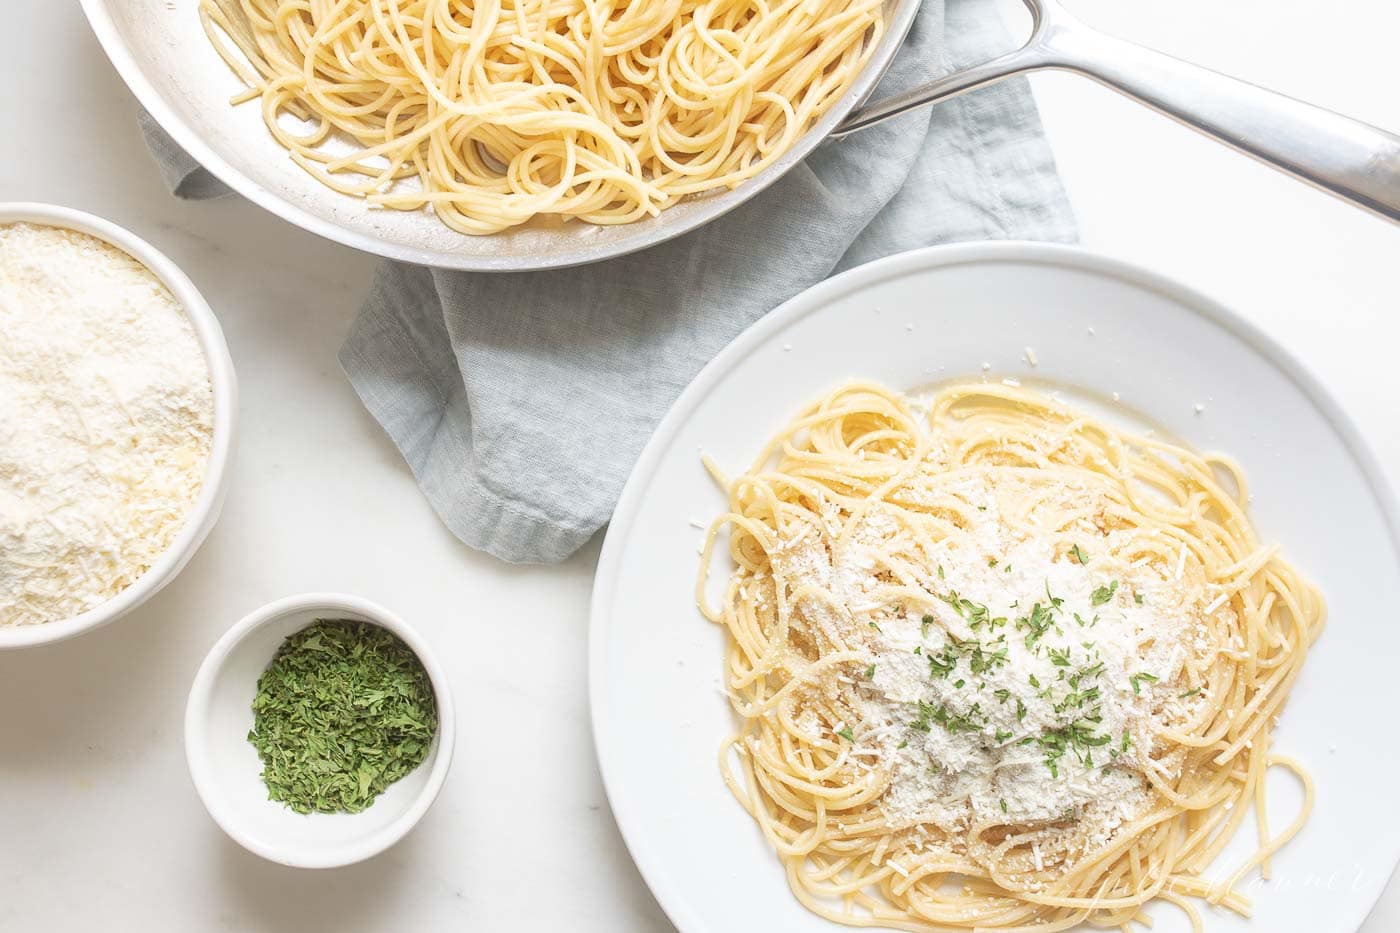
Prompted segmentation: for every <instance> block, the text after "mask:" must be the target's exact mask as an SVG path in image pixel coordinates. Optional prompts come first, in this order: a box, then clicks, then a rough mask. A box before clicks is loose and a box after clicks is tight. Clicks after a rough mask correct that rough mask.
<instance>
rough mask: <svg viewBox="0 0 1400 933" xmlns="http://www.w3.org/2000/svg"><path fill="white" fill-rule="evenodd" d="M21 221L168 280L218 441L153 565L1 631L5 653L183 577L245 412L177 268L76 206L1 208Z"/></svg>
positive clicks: (93, 619) (210, 522) (206, 526)
mask: <svg viewBox="0 0 1400 933" xmlns="http://www.w3.org/2000/svg"><path fill="white" fill-rule="evenodd" d="M13 223H29V224H36V225H39V226H46V227H63V228H66V229H68V230H77V231H78V232H80V233H86V234H89V235H91V236H95V237H97V238H98V239H100V240H106V241H107V242H108V243H111V244H112V245H113V246H115V247H117V248H118V249H120V250H122V251H123V252H125V253H127V254H128V255H130V256H131V257H132V258H133V259H135V260H137V261H138V262H140V263H141V264H142V265H144V266H145V267H146V268H147V269H150V270H151V271H152V272H154V273H155V275H156V277H157V278H158V279H160V280H161V281H162V282H163V283H165V287H166V288H168V289H170V294H171V295H173V296H174V297H175V300H176V301H178V302H179V303H180V306H181V307H183V308H184V310H185V315H186V316H187V317H188V318H189V320H190V323H191V324H192V325H193V326H194V332H195V336H196V337H197V338H198V339H199V345H200V347H201V348H203V350H204V359H205V362H206V363H207V364H208V366H209V382H210V385H211V387H212V389H213V393H214V436H213V444H212V446H211V448H210V451H209V464H208V466H207V467H205V470H204V485H203V486H202V487H201V488H200V492H199V497H198V498H197V499H196V500H195V502H194V505H193V506H191V508H190V511H189V514H188V515H187V516H185V526H184V527H183V528H182V529H181V530H180V533H179V534H177V535H176V536H175V540H174V541H172V542H171V543H170V547H168V548H167V549H166V550H165V553H164V554H162V555H161V556H160V558H159V559H158V560H157V561H156V562H155V563H154V564H153V565H152V566H151V568H150V569H149V570H147V571H146V572H145V573H144V574H142V575H141V577H140V578H139V579H138V580H137V581H136V582H135V583H133V584H131V586H129V587H127V588H126V589H125V590H122V591H121V592H120V593H118V594H117V595H116V596H114V597H112V598H111V599H109V600H107V601H106V602H104V603H100V604H99V605H97V606H94V607H93V608H91V609H89V610H88V611H87V612H84V613H81V614H79V615H76V616H73V617H72V618H69V619H60V620H57V621H54V622H46V623H44V624H42V625H16V626H3V627H0V650H4V649H6V648H24V647H28V646H30V645H41V644H46V643H48V642H55V641H62V640H63V639H65V638H71V637H72V636H74V635H77V634H79V633H81V632H86V631H89V630H90V629H95V628H97V627H98V626H100V625H106V624H107V623H108V622H112V621H115V620H116V619H119V618H121V617H122V616H124V615H126V614H127V613H128V612H130V611H131V610H133V609H135V608H136V607H137V606H139V605H141V604H142V603H143V602H145V601H146V600H148V599H150V598H151V597H152V596H154V595H155V594H156V593H157V592H158V591H159V590H160V589H161V587H163V586H165V585H166V584H167V583H169V582H170V581H171V580H173V579H175V577H176V575H177V574H179V572H180V571H181V570H183V569H184V567H185V565H186V564H187V563H189V560H190V558H191V557H193V556H194V552H195V551H197V550H199V546H200V545H201V544H203V543H204V539H205V538H207V537H208V536H209V532H210V531H211V530H213V528H214V523H215V522H216V521H218V518H219V510H220V509H221V508H222V507H223V503H224V494H225V493H226V492H227V487H228V484H227V475H228V463H229V459H230V456H231V454H232V451H233V438H234V423H235V418H236V415H237V412H238V384H237V381H236V380H235V378H234V374H233V360H232V359H231V358H230V357H229V353H228V344H226V343H225V342H224V332H223V330H222V329H220V327H219V321H218V318H216V317H214V312H213V311H212V310H211V309H210V307H209V304H208V303H207V302H206V301H205V300H204V297H203V296H202V295H200V293H199V290H198V289H196V288H195V287H194V283H193V282H191V281H190V280H189V277H188V276H186V275H185V274H184V273H183V272H181V271H180V269H179V268H178V267H177V266H176V265H175V263H173V262H171V261H170V260H169V259H167V258H166V257H165V255H164V254H163V253H161V252H160V251H159V250H157V249H156V248H155V247H154V246H152V245H151V244H149V243H147V242H146V241H145V240H143V239H141V238H140V237H138V236H136V235H135V234H133V233H131V232H130V231H128V230H123V229H122V228H121V227H118V226H117V225H116V224H113V223H110V222H108V221H105V220H103V219H102V218H100V217H94V216H93V215H91V214H85V213H83V212H82V211H75V210H73V209H72V208H67V207H58V206H56V205H52V204H27V203H8V204H7V203H0V224H13Z"/></svg>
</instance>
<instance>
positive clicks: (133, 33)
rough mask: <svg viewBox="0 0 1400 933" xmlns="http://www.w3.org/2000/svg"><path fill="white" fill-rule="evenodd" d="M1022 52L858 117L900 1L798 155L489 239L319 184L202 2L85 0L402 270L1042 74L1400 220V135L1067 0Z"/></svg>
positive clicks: (192, 97) (646, 227) (502, 252)
mask: <svg viewBox="0 0 1400 933" xmlns="http://www.w3.org/2000/svg"><path fill="white" fill-rule="evenodd" d="M1024 2H1025V3H1026V6H1027V7H1028V8H1029V9H1030V11H1031V14H1032V17H1033V21H1034V27H1033V32H1032V35H1031V38H1030V41H1029V42H1028V43H1027V44H1026V45H1025V46H1024V47H1022V48H1020V49H1018V50H1016V51H1014V52H1011V53H1009V54H1007V55H1004V56H1002V57H1000V58H997V59H995V60H993V61H991V62H987V63H985V64H983V65H979V66H976V67H973V68H970V69H967V70H965V71H962V72H959V73H957V74H954V75H949V76H947V77H944V78H940V79H938V80H936V81H933V82H931V83H930V84H928V85H926V86H924V87H922V88H919V89H917V90H915V91H913V92H911V93H909V94H906V95H903V96H901V97H899V98H898V99H894V100H886V101H880V102H878V103H875V104H872V105H870V106H868V107H866V108H864V109H862V110H860V111H858V112H856V113H852V111H853V110H855V108H856V106H857V104H858V103H859V102H861V101H863V100H865V98H866V97H867V96H868V95H869V94H870V92H871V91H872V90H873V89H874V87H875V85H876V84H877V83H878V82H879V79H880V77H881V75H883V74H884V72H885V69H887V68H888V67H889V64H890V61H891V60H892V59H893V58H894V55H895V52H896V51H897V49H898V47H899V44H900V43H901V42H902V41H903V39H904V36H905V34H906V33H907V32H908V30H909V27H910V24H911V23H912V22H913V20H914V16H915V14H916V13H917V11H918V5H919V0H890V4H891V6H890V11H889V18H890V28H889V30H888V32H887V33H886V35H885V36H884V38H883V39H882V40H881V43H880V45H879V47H878V48H876V50H875V52H874V53H873V55H872V56H871V59H870V62H869V63H868V64H867V65H866V67H865V70H864V71H863V72H862V73H861V75H860V77H859V78H858V79H857V80H856V82H855V84H854V85H853V86H852V87H851V89H850V90H849V91H848V92H847V93H846V95H845V97H844V98H843V99H842V100H841V101H840V102H839V103H838V104H837V105H836V106H835V107H833V108H832V109H831V111H829V112H828V113H827V114H826V115H825V116H824V117H823V118H822V120H821V121H819V122H818V123H817V125H816V126H815V127H813V128H812V130H811V131H810V132H808V133H807V134H806V135H805V136H804V137H803V138H802V139H801V140H800V141H799V142H798V144H797V145H796V146H795V147H794V148H793V149H792V150H791V151H789V152H788V153H787V154H785V155H784V156H783V157H782V158H781V159H779V160H778V161H777V162H775V163H774V164H772V165H770V166H769V167H768V168H767V169H766V170H765V171H764V172H762V173H761V174H760V175H758V176H756V177H755V178H753V179H751V180H749V181H747V182H745V183H744V184H742V185H740V186H739V187H738V188H736V189H734V190H732V191H726V192H723V193H716V194H711V195H707V196H704V197H699V198H695V199H693V200H689V201H686V202H684V203H681V204H678V205H676V206H675V207H672V208H670V209H668V210H666V211H664V212H663V213H662V214H661V215H660V216H659V217H656V218H654V219H650V220H646V221H643V222H641V223H636V224H631V225H628V226H623V227H593V226H589V225H585V224H567V225H553V226H548V225H544V224H534V225H527V226H526V227H523V228H519V229H516V230H511V231H507V232H505V233H499V234H495V235H492V236H487V237H467V236H463V235H461V234H458V233H455V232H453V231H451V230H449V229H447V228H446V227H444V226H443V225H442V224H441V223H439V222H438V221H437V220H436V219H435V218H433V217H432V216H431V215H430V214H427V213H426V212H413V213H404V212H397V211H384V210H371V209H369V208H367V207H366V205H365V204H364V202H362V201H360V200H358V199H355V198H350V197H347V196H344V195H340V194H337V193H335V192H333V191H331V190H329V189H327V188H325V187H323V186H322V185H321V184H320V183H318V182H317V181H315V180H314V179H312V178H311V177H310V176H308V175H307V174H305V173H304V172H303V171H302V170H301V169H300V168H298V167H297V166H296V165H295V164H293V163H292V161H291V160H290V159H289V158H288V157H287V154H286V153H285V152H284V151H283V150H282V148H281V147H280V146H278V145H277V143H276V142H274V141H273V140H272V138H271V136H270V135H269V134H268V132H267V130H266V128H265V127H264V126H263V123H262V115H261V113H260V112H259V110H258V108H257V107H256V106H242V107H230V106H229V104H228V99H229V97H230V96H231V95H232V94H234V93H235V92H237V91H238V90H239V89H240V86H239V83H238V81H237V79H236V78H235V77H234V76H233V75H232V74H230V73H229V71H228V69H227V68H226V67H225V66H224V63H223V62H222V61H221V60H220V59H219V57H218V56H217V55H215V54H214V52H213V50H212V49H211V48H210V47H209V45H208V43H207V41H206V39H205V37H204V33H203V30H202V29H201V27H200V23H199V17H198V15H197V11H196V8H197V0H175V2H172V0H82V5H83V9H84V11H85V12H86V13H87V17H88V20H89V22H90V23H91V24H92V28H93V30H94V32H95V33H96V34H97V38H98V40H99V41H100V42H101V43H102V47H103V48H104V49H105V50H106V52H107V55H108V57H109V58H111V60H112V63H113V65H115V66H116V68H117V71H118V72H119V73H120V74H121V76H122V78H123V79H124V80H125V81H126V83H127V84H128V85H129V86H130V88H131V90H132V92H133V93H135V95H136V97H137V98H138V99H139V100H140V101H141V103H142V105H143V106H144V107H145V108H146V109H147V110H148V111H149V112H150V113H151V115H152V116H153V117H155V119H156V120H157V121H159V123H160V124H161V126H163V127H164V128H165V129H166V131H167V132H169V133H170V135H171V136H172V137H173V138H174V139H175V141H176V142H177V143H179V144H180V145H181V146H183V147H184V148H185V150H186V151H187V152H189V153H190V155H192V156H193V157H194V158H195V159H197V160H198V161H199V162H200V163H201V164H203V165H204V166H205V167H207V168H208V169H209V170H210V171H212V172H213V173H214V174H215V175H216V176H218V177H219V178H220V179H222V180H223V181H224V182H225V183H227V184H228V185H229V186H230V187H232V188H233V189H234V190H236V191H238V192H239V193H241V194H242V195H243V196H245V197H247V198H248V199H249V200H252V201H254V202H256V203H257V204H260V205H262V206H263V207H265V208H267V209H268V210H269V211H272V212H273V213H274V214H277V215H278V216H280V217H282V218H284V219H286V220H289V221H291V222H292V223H295V224H297V225H298V226H301V227H304V228H305V229H307V230H310V231H311V232H313V233H317V234H320V235H321V236H324V237H327V238H329V239H332V240H335V241H337V242H340V243H344V244H346V245H347V246H353V247H355V248H357V249H362V250H365V251H367V252H371V253H377V254H379V255H381V256H387V257H389V258H391V259H398V260H402V261H405V262H412V263H417V264H419V265H428V266H438V267H442V268H451V269H470V270H485V271H524V270H534V269H554V268H562V267H565V266H571V265H578V264H580V263H587V262H597V261H598V260H602V259H607V258H609V257H612V256H620V255H623V254H624V253H629V252H632V251H634V250H639V249H644V248H646V247H648V246H653V245H655V244H657V243H661V242H663V241H665V240H669V239H670V238H672V237H675V236H679V235H680V234H682V233H685V232H686V231H688V230H693V229H694V228H696V227H698V226H700V225H701V224H704V223H707V222H708V221H710V220H713V219H714V218H716V217H719V216H720V215H721V214H724V213H725V212H727V211H729V210H732V209H733V208H735V207H737V206H738V205H739V204H741V203H743V202H744V201H746V200H748V199H749V198H751V197H753V196H754V195H755V194H757V193H758V192H759V191H761V190H763V189H764V188H765V187H767V186H768V185H770V184H772V183H773V182H774V181H776V180H777V179H778V178H780V177H781V176H782V175H783V173H785V172H786V171H787V170H788V169H790V168H792V167H793V166H794V165H796V164H797V163H798V162H799V161H801V160H802V159H803V158H804V157H805V156H806V155H807V154H808V153H809V152H811V151H812V149H813V148H815V147H816V146H817V145H819V144H820V143H821V142H822V141H823V140H824V139H826V138H827V137H828V136H840V135H845V134H847V133H851V132H855V131H856V130H859V129H862V128H864V127H866V126H870V125H873V124H875V123H878V122H880V121H881V120H884V119H888V118H889V117H891V116H894V115H895V114H898V113H903V112H904V111H906V110H909V109H911V108H914V107H919V106H923V105H925V104H929V103H933V102H936V101H939V100H943V99H946V98H948V97H951V96H954V95H956V94H961V93H964V92H966V91H970V90H973V89H975V88H978V87H982V86H984V85H986V84H990V83H992V82H995V81H998V80H1001V79H1002V78H1005V77H1009V76H1011V75H1015V74H1021V73H1025V72H1030V71H1037V70H1042V69H1059V70H1065V71H1072V72H1076V73H1079V74H1083V75H1086V76H1088V77H1091V78H1094V79H1095V80H1098V81H1100V82H1102V83H1104V84H1107V85H1108V86H1110V87H1112V88H1114V89H1115V90H1118V91H1121V92H1123V93H1124V94H1127V95H1128V96H1130V97H1133V98H1135V99H1137V100H1139V101H1141V102H1143V103H1145V104H1147V105H1148V106H1150V107H1153V108H1155V109H1157V110H1159V111H1161V112H1163V113H1165V114H1167V115H1169V116H1171V117H1174V118H1176V119H1178V120H1180V121H1182V122H1183V123H1185V124H1186V125H1188V126H1190V127H1192V128H1193V129H1196V130H1199V131H1200V132H1202V133H1205V134H1206V135H1208V136H1211V137H1214V138H1215V139H1218V140H1220V141H1221V142H1224V143H1226V144H1227V145H1230V146H1232V147H1234V148H1236V149H1238V150H1240V151H1242V152H1245V153H1248V154H1249V155H1252V156H1254V157H1256V158H1259V159H1261V160H1262V161H1264V162H1266V163H1268V164H1270V165H1273V166H1275V167H1276V168H1279V169H1281V170H1283V171H1285V172H1288V173H1289V174H1291V175H1294V176H1295V177H1298V178H1300V179H1302V180H1304V181H1307V182H1309V183H1311V184H1314V185H1316V186H1318V187H1320V188H1322V189H1324V190H1326V191H1329V192H1331V193H1332V194H1335V195H1337V196H1339V197H1342V198H1345V199H1347V200H1349V201H1351V202H1353V203H1355V204H1358V205H1360V206H1361V207H1364V208H1366V209H1368V210H1370V211H1373V212H1375V213H1377V214H1380V215H1381V216H1384V217H1387V218H1389V219H1391V220H1395V221H1400V137H1396V136H1393V135H1391V134H1389V133H1386V132H1384V131H1382V130H1379V129H1376V128H1375V127H1371V126H1368V125H1366V124H1364V123H1360V122H1357V121H1355V120H1351V119H1348V118H1346V117H1343V116H1340V115H1338V114H1335V113H1331V112H1329V111H1326V110H1322V109H1320V108H1317V107H1313V106H1311V105H1309V104H1305V103H1302V102H1300V101H1296V100H1293V99H1291V98H1288V97H1284V96H1282V95H1279V94H1274V93H1272V92H1270V91H1266V90H1263V89H1262V88H1258V87H1255V86H1253V85H1250V84H1246V83H1245V82H1242V81H1237V80H1235V79H1233V78H1228V77H1225V76H1224V75H1220V74H1217V73H1215V72H1212V71H1208V70H1206V69H1204V68H1199V67H1197V66H1194V65H1189V64H1187V63H1185V62H1182V61H1179V60H1177V59H1174V58H1170V57H1168V56H1166V55H1162V54H1160V53H1157V52H1153V51H1150V50H1148V49H1144V48H1141V47H1139V46H1136V45H1132V44H1131V43H1127V42H1124V41H1122V40H1119V39H1114V38H1111V37H1109V36H1106V35H1103V34H1102V33H1098V32H1095V31H1093V30H1092V29H1090V28H1089V27H1087V26H1085V25H1083V24H1082V23H1080V22H1078V21H1077V20H1075V19H1074V18H1072V17H1071V16H1069V14H1068V13H1066V12H1065V11H1064V9H1063V8H1062V7H1061V6H1060V4H1059V2H1058V0H1024Z"/></svg>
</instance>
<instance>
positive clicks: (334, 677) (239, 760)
mask: <svg viewBox="0 0 1400 933" xmlns="http://www.w3.org/2000/svg"><path fill="white" fill-rule="evenodd" d="M456 732H457V718H456V713H455V712H454V708H453V703H452V690H451V684H450V682H449V680H448V676H447V671H446V670H445V669H444V668H443V666H442V664H441V663H440V662H439V661H438V659H437V657H436V655H435V653H434V651H433V645H432V643H431V642H430V641H429V640H428V639H426V638H424V637H423V636H422V635H421V634H419V633H418V632H417V631H415V630H414V629H413V627H412V626H411V625H409V624H408V623H407V622H405V621H404V620H403V619H400V618H399V617H398V616H396V615H394V614H393V613H392V612H389V611H388V610H387V609H385V608H384V607H383V606H379V605H377V604H375V603H372V602H370V601H369V600H367V599H361V598H360V597H358V596H352V595H350V594H348V593H304V594H301V595H299V596H289V597H287V598H286V599H279V600H277V601H276V602H272V603H268V604H267V605H266V606H263V607H262V608H261V609H258V610H256V611H254V612H252V613H249V614H248V615H247V616H245V617H244V618H242V619H240V620H239V621H238V622H237V623H236V624H235V625H234V626H233V627H232V628H230V629H229V630H228V631H227V632H225V633H224V635H223V637H221V638H220V639H219V640H218V641H217V642H216V643H215V644H214V647H213V648H211V649H210V650H209V654H208V656H207V657H205V659H204V663H203V664H201V665H200V667H199V672H198V673H197V674H196V675H195V678H194V684H193V685H192V686H191V687H190V698H189V702H188V704H187V705H186V708H185V760H186V761H187V762H188V764H189V768H190V779H191V780H192V781H193V782H194V787H195V790H196V791H198V793H199V799H200V800H201V802H203V804H204V807H205V809H206V810H208V811H209V815H210V816H211V817H213V819H214V822H216V823H218V824H219V827H220V828H221V829H223V830H224V832H226V833H228V834H229V836H230V837H231V838H232V839H233V840H234V841H235V842H237V843H238V844H239V845H241V846H243V847H244V848H245V849H247V850H248V851H250V852H253V853H256V854H257V855H260V856H262V857H263V858H265V859H269V860H271V861H274V862H278V863H280V864H283V865H293V866H296V867H299V868H334V867H338V866H341V865H351V864H353V863H355V862H359V861H363V860H364V859H367V858H370V857H371V856H374V855H376V854H378V853H380V852H383V851H384V850H385V849H387V848H389V847H390V846H392V845H394V844H395V843H396V842H398V841H399V840H400V839H402V838H403V837H404V836H405V835H407V834H408V833H409V832H410V831H411V830H412V829H413V827H414V826H415V825H417V824H418V822H419V821H420V820H421V819H422V818H423V816H424V814H426V813H427V812H428V810H429V809H430V808H431V807H432V805H433V801H434V800H436V799H437V796H438V794H439V792H440V791H441V790H442V788H443V785H444V784H445V782H446V780H447V773H448V771H449V770H450V769H451V766H452V753H453V747H454V745H455V744H456V741H455V740H456Z"/></svg>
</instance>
